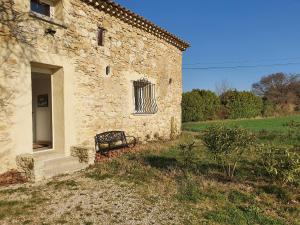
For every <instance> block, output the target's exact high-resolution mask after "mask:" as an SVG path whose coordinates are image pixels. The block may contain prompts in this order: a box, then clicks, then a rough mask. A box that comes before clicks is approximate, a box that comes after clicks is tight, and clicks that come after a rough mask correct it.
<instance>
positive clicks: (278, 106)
mask: <svg viewBox="0 0 300 225" xmlns="http://www.w3.org/2000/svg"><path fill="white" fill-rule="evenodd" d="M222 89H223V90H222V93H219V94H216V93H214V92H212V91H209V90H200V89H194V90H192V91H189V92H185V93H183V96H182V120H183V122H188V121H204V120H214V119H239V118H254V117H258V116H264V117H267V116H277V115H281V114H288V113H294V112H296V111H299V110H300V75H295V74H285V73H276V74H271V75H268V76H265V77H262V78H261V80H260V81H259V82H257V83H254V84H253V85H252V90H251V91H238V90H236V89H231V88H230V89H226V88H224V87H223V88H222Z"/></svg>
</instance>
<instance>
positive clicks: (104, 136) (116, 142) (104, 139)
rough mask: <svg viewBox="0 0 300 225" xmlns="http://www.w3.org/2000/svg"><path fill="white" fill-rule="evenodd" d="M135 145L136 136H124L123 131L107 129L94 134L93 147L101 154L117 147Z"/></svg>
mask: <svg viewBox="0 0 300 225" xmlns="http://www.w3.org/2000/svg"><path fill="white" fill-rule="evenodd" d="M135 145H136V138H135V137H133V136H126V135H125V132H124V131H109V132H105V133H101V134H97V135H96V136H95V149H96V151H97V152H100V153H101V154H105V153H107V152H108V151H110V150H113V149H117V148H125V147H129V148H131V147H134V146H135Z"/></svg>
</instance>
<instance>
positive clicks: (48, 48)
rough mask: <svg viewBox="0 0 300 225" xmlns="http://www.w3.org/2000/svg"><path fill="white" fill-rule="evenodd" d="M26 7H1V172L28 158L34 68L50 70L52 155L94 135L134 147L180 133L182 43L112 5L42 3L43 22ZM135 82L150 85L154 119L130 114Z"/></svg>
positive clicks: (67, 0)
mask: <svg viewBox="0 0 300 225" xmlns="http://www.w3.org/2000/svg"><path fill="white" fill-rule="evenodd" d="M30 2H31V1H29V0H4V1H1V3H0V4H1V6H0V8H1V10H4V11H5V13H2V12H1V14H2V15H1V17H0V19H1V24H0V34H1V35H0V49H1V55H0V60H1V62H0V63H1V69H0V91H1V92H0V106H1V111H0V172H4V171H6V170H7V169H10V168H16V157H17V156H18V155H20V154H33V150H32V139H33V138H32V137H33V131H32V130H33V128H32V126H33V122H32V93H31V73H32V71H33V70H37V69H40V70H41V71H42V70H49V71H52V72H53V74H52V77H53V78H52V91H53V93H52V95H53V96H52V97H53V101H54V102H53V106H52V107H53V111H52V114H53V130H52V132H53V142H54V143H53V150H55V151H61V152H63V153H64V154H65V155H70V154H71V153H70V149H71V148H72V146H93V145H94V136H95V134H96V133H101V132H105V131H111V130H124V131H125V132H126V134H128V135H133V136H135V137H137V138H138V139H139V140H141V141H147V140H153V139H169V138H173V137H175V136H176V135H179V134H180V132H181V105H180V104H181V94H182V51H183V50H185V49H186V48H187V47H188V44H186V43H185V42H183V41H181V40H180V39H178V38H176V37H175V36H172V35H171V34H169V33H168V32H167V31H164V30H162V29H161V28H158V27H157V26H156V25H154V24H152V23H151V22H149V21H147V20H145V19H143V18H142V17H139V16H138V15H136V14H134V13H132V12H130V11H127V10H126V9H124V8H123V7H121V6H119V5H117V4H115V3H114V2H112V1H104V0H103V1H101V0H98V1H92V0H91V1H87V2H85V1H81V0H57V1H52V0H47V1H46V0H45V1H44V2H45V3H47V4H50V5H51V15H50V16H49V17H47V16H44V15H39V14H38V13H36V12H33V11H32V9H31V6H30ZM102 6H103V7H102ZM126 15H127V16H126ZM136 21H138V22H136ZM99 27H101V28H102V29H104V35H103V38H104V39H103V46H99V45H98V41H99V40H98V38H99V37H98V35H99V33H98V29H99ZM148 28H149V29H148ZM107 70H109V71H107ZM142 78H145V79H147V80H149V81H150V82H151V83H153V84H155V93H156V94H155V100H156V104H157V108H158V111H157V112H156V113H154V114H136V113H135V111H134V107H135V106H134V91H133V82H134V81H136V80H139V79H142Z"/></svg>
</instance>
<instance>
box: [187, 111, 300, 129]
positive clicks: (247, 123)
mask: <svg viewBox="0 0 300 225" xmlns="http://www.w3.org/2000/svg"><path fill="white" fill-rule="evenodd" d="M291 120H294V121H297V122H300V114H298V115H292V116H282V117H276V118H262V119H242V120H223V121H220V120H219V121H207V122H190V123H184V124H183V129H184V130H188V131H202V130H204V129H206V128H207V127H208V126H210V125H213V124H225V125H226V126H229V127H234V126H240V127H243V128H246V129H249V130H251V131H254V132H255V131H260V130H262V129H264V130H267V131H277V132H285V131H286V130H287V127H285V126H284V124H285V123H287V122H289V121H291Z"/></svg>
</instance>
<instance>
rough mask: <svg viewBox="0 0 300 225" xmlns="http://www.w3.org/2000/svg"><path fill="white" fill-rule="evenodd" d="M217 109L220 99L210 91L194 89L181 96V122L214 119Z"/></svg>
mask: <svg viewBox="0 0 300 225" xmlns="http://www.w3.org/2000/svg"><path fill="white" fill-rule="evenodd" d="M219 109H220V99H219V97H218V96H217V95H216V94H215V93H213V92H211V91H207V90H199V89H196V90H192V91H190V92H186V93H184V94H183V96H182V120H183V122H189V121H203V120H211V119H215V118H216V115H217V113H218V110H219Z"/></svg>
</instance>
